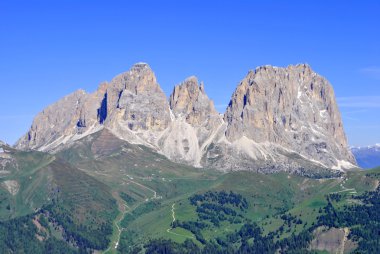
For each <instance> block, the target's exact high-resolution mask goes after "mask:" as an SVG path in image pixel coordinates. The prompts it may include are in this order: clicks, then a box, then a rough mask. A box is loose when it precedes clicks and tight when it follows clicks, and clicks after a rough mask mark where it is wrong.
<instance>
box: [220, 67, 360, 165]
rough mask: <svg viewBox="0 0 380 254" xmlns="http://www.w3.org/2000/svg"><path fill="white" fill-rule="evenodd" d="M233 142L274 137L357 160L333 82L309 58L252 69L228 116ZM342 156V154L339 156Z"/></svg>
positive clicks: (310, 153) (305, 150)
mask: <svg viewBox="0 0 380 254" xmlns="http://www.w3.org/2000/svg"><path fill="white" fill-rule="evenodd" d="M224 119H225V121H226V122H227V124H228V128H227V131H226V137H227V139H228V140H230V141H231V142H233V141H236V140H239V139H240V138H241V137H246V138H248V139H250V140H253V141H254V142H257V143H262V142H273V143H276V144H279V145H281V146H282V147H284V148H286V149H290V150H292V151H296V152H297V153H300V154H305V155H307V156H306V157H310V158H313V159H316V160H317V161H323V165H326V166H332V165H337V163H338V161H343V160H344V161H348V162H349V163H352V164H355V159H354V157H353V156H352V154H351V152H350V151H349V150H348V145H347V139H346V136H345V134H344V130H343V124H342V120H341V117H340V113H339V110H338V106H337V104H336V101H335V95H334V91H333V89H332V87H331V85H330V83H329V82H328V81H327V80H326V79H324V78H323V77H321V76H320V75H317V74H316V73H315V72H313V71H312V69H311V68H310V66H308V65H305V64H300V65H295V66H292V65H291V66H288V67H286V68H279V67H272V66H263V67H259V68H257V69H256V70H255V72H249V73H248V75H247V76H246V77H245V78H244V79H243V80H242V81H241V82H240V84H239V86H238V87H237V89H236V90H235V92H234V94H233V95H232V97H231V101H230V103H229V106H228V108H227V111H226V113H225V116H224ZM336 158H338V160H337V159H336Z"/></svg>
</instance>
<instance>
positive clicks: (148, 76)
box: [16, 63, 356, 172]
mask: <svg viewBox="0 0 380 254" xmlns="http://www.w3.org/2000/svg"><path fill="white" fill-rule="evenodd" d="M103 128H107V129H109V130H110V131H111V132H112V133H113V134H115V135H116V136H118V137H119V138H121V139H124V140H127V141H129V142H131V143H137V144H143V145H146V146H149V147H151V148H154V149H156V151H157V152H159V153H162V154H164V155H165V156H167V157H168V158H169V159H171V160H173V161H177V162H182V163H186V164H191V165H194V166H198V167H213V168H217V169H221V170H242V169H243V170H244V169H246V170H259V171H264V172H268V171H276V170H289V171H292V170H293V171H294V170H303V169H304V168H305V167H307V166H310V164H311V165H315V166H316V167H323V168H330V169H335V170H341V169H345V168H350V167H354V166H355V165H356V162H355V159H354V157H353V156H352V154H351V152H350V151H349V149H348V147H347V140H346V137H345V134H344V130H343V125H342V121H341V117H340V113H339V110H338V107H337V105H336V102H335V97H334V92H333V89H332V87H331V85H330V84H329V83H328V81H327V80H326V79H324V78H323V77H321V76H319V75H317V74H316V73H314V72H313V71H312V70H311V68H310V67H309V66H307V65H297V66H289V67H287V68H277V67H271V66H265V67H260V68H257V69H256V71H250V72H249V73H248V75H247V76H246V77H245V78H244V79H243V80H242V81H241V83H240V84H239V86H238V87H237V89H236V91H235V92H234V94H233V95H232V98H231V101H230V104H229V106H228V108H227V110H226V113H225V114H224V116H222V115H220V114H219V113H218V112H217V111H216V110H215V107H214V104H213V102H212V101H211V100H210V99H209V98H208V96H207V95H206V93H205V90H204V86H203V84H202V83H201V84H199V82H198V80H197V78H196V77H190V78H188V79H186V80H185V81H184V82H182V83H181V84H179V85H177V86H175V88H174V90H173V92H172V94H171V95H170V98H169V100H167V98H166V96H165V94H164V93H163V91H162V89H161V88H160V86H159V84H158V83H157V80H156V77H155V75H154V73H153V71H152V70H151V69H150V67H149V66H148V65H147V64H145V63H138V64H136V65H134V66H133V67H132V68H131V69H130V70H129V71H127V72H125V73H122V74H120V75H118V76H116V77H115V78H114V79H112V80H111V82H109V83H107V82H105V83H102V84H101V85H100V86H99V88H98V90H97V91H96V92H94V93H92V94H87V93H85V92H84V91H82V90H79V91H77V92H75V93H73V94H71V95H68V96H66V97H64V98H63V99H62V100H60V101H58V102H57V103H55V104H53V105H51V106H49V107H47V108H46V109H45V110H43V112H41V113H40V114H38V115H37V116H36V118H35V119H34V121H33V124H32V127H31V129H30V130H29V132H28V133H27V134H26V135H25V136H24V137H22V138H21V139H20V140H19V141H18V143H17V145H16V147H17V148H20V149H38V150H42V151H50V152H54V151H56V150H59V149H62V148H63V147H65V146H67V145H70V144H71V143H73V142H75V140H77V139H79V138H82V137H84V136H87V135H89V134H91V133H94V132H96V131H99V130H101V129H103ZM305 162H307V163H305ZM308 163H309V164H308Z"/></svg>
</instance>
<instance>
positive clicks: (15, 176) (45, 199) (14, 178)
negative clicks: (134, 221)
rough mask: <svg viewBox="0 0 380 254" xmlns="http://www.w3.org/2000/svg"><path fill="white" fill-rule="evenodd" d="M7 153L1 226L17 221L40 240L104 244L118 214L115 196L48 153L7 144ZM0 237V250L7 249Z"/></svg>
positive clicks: (0, 193) (1, 191) (96, 246)
mask: <svg viewBox="0 0 380 254" xmlns="http://www.w3.org/2000/svg"><path fill="white" fill-rule="evenodd" d="M6 154H7V156H8V157H9V158H10V159H11V160H12V167H10V166H8V167H7V170H6V171H7V173H6V174H3V177H2V178H1V179H0V186H1V188H0V197H1V201H0V216H1V217H0V218H1V220H3V221H4V222H3V224H1V225H3V226H4V228H7V227H8V226H9V225H13V224H15V223H16V224H17V223H21V222H22V223H26V224H30V225H31V226H30V227H31V229H30V230H31V231H28V232H27V234H29V233H31V232H34V231H37V232H40V231H41V232H42V233H41V237H37V236H36V237H35V238H32V239H33V240H34V241H37V242H40V243H41V242H42V243H46V244H47V243H48V241H49V242H50V241H55V240H54V239H56V240H57V239H64V240H65V242H66V243H65V242H63V243H65V244H66V245H67V242H70V245H72V246H75V247H80V248H82V249H106V248H107V246H108V244H109V241H110V240H109V237H110V236H111V234H112V221H113V220H114V218H115V217H116V215H117V205H116V200H115V199H114V198H113V197H112V192H111V189H110V188H109V187H108V186H107V185H105V184H103V183H101V182H100V181H98V180H96V179H95V178H93V177H91V176H89V175H87V174H86V173H84V172H83V171H80V170H78V169H76V168H75V167H73V166H71V165H70V164H68V163H66V162H64V161H61V160H59V159H57V158H56V157H55V156H53V155H49V154H45V153H40V152H21V151H17V150H14V149H11V148H6ZM40 221H45V222H46V223H45V226H42V225H41V223H40ZM33 227H35V228H34V229H33ZM0 229H1V226H0ZM20 230H21V231H20V232H19V233H20V234H21V233H22V228H20ZM17 235H18V233H17V232H15V236H14V237H15V238H16V237H17ZM37 235H38V234H37ZM3 240H4V241H5V239H3ZM4 241H3V242H0V245H1V246H2V247H4V250H5V249H12V246H9V244H8V241H5V242H4ZM18 241H20V239H18ZM43 246H44V245H43V244H42V247H41V246H40V247H41V248H42V249H43V248H44V247H43ZM68 246H69V245H68ZM36 248H37V247H36ZM37 249H39V248H37ZM39 250H40V249H39Z"/></svg>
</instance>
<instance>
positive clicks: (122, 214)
mask: <svg viewBox="0 0 380 254" xmlns="http://www.w3.org/2000/svg"><path fill="white" fill-rule="evenodd" d="M123 181H124V182H131V183H134V184H136V185H138V186H140V187H142V188H145V189H147V190H150V191H151V192H152V193H153V197H152V198H154V199H156V198H157V192H156V191H155V190H153V189H151V188H149V187H147V186H145V185H142V184H140V183H137V182H135V181H132V180H130V179H128V180H125V179H123ZM113 196H114V197H115V199H116V200H117V203H118V207H119V211H120V213H119V215H118V216H117V217H116V219H115V221H114V224H115V226H116V228H117V238H116V240H114V241H112V242H111V243H110V246H109V247H108V249H107V250H105V251H104V252H103V253H108V252H109V251H111V250H116V249H117V248H118V247H119V243H120V237H121V232H123V231H124V230H126V228H122V227H121V226H119V224H120V223H121V221H122V220H123V219H124V217H125V215H126V214H127V213H130V212H132V211H133V210H134V209H136V208H137V207H138V206H139V205H137V206H135V207H133V208H130V207H129V206H128V205H127V203H126V202H125V201H124V200H123V199H122V198H121V197H120V196H119V195H118V194H117V193H113ZM144 202H147V200H146V201H144ZM144 202H143V203H144ZM173 205H174V204H173ZM172 208H173V209H174V207H172ZM173 213H174V210H173ZM173 216H174V214H173Z"/></svg>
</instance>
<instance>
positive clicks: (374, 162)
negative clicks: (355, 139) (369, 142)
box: [351, 144, 380, 169]
mask: <svg viewBox="0 0 380 254" xmlns="http://www.w3.org/2000/svg"><path fill="white" fill-rule="evenodd" d="M351 151H352V153H353V154H354V156H355V158H356V161H357V162H358V165H359V166H360V167H361V168H365V169H369V168H375V167H379V166H380V144H376V145H373V146H367V147H352V148H351Z"/></svg>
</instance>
